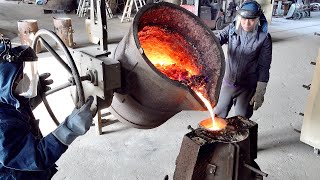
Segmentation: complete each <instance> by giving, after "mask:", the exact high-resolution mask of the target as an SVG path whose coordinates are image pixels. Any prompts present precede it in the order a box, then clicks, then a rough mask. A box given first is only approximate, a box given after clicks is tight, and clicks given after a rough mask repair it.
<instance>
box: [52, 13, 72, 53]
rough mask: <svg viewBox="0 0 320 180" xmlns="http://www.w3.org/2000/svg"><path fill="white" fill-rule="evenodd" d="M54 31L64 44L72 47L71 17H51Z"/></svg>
mask: <svg viewBox="0 0 320 180" xmlns="http://www.w3.org/2000/svg"><path fill="white" fill-rule="evenodd" d="M53 24H54V31H55V33H56V34H57V35H58V36H59V37H60V38H61V40H62V41H63V42H64V44H65V45H66V46H68V47H70V48H73V47H74V45H75V43H74V42H73V33H74V30H73V29H72V23H71V18H55V17H53Z"/></svg>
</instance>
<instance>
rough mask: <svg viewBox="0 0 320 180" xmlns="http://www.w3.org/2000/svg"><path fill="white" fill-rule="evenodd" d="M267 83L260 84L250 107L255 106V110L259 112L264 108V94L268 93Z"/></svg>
mask: <svg viewBox="0 0 320 180" xmlns="http://www.w3.org/2000/svg"><path fill="white" fill-rule="evenodd" d="M266 88H267V83H266V82H258V84H257V88H256V92H255V93H254V95H253V97H252V99H251V101H250V105H253V110H257V109H259V108H260V107H261V106H262V103H263V101H264V94H265V93H266Z"/></svg>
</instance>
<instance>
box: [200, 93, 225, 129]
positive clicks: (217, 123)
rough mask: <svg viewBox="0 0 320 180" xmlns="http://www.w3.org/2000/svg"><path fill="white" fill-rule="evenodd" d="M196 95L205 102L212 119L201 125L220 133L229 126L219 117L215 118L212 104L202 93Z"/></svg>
mask: <svg viewBox="0 0 320 180" xmlns="http://www.w3.org/2000/svg"><path fill="white" fill-rule="evenodd" d="M196 94H197V95H198V96H199V97H200V99H201V100H202V101H203V102H204V104H205V105H206V106H207V108H208V110H209V112H210V116H211V118H208V119H205V120H203V121H201V122H200V125H201V126H203V127H205V128H207V129H209V130H213V131H218V130H221V129H224V128H225V127H226V126H227V122H226V121H225V120H224V119H222V118H218V117H214V114H213V110H212V106H211V104H210V102H209V101H208V100H207V99H206V98H205V97H204V96H203V95H202V93H200V92H196Z"/></svg>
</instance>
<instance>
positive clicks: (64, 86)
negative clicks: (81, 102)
mask: <svg viewBox="0 0 320 180" xmlns="http://www.w3.org/2000/svg"><path fill="white" fill-rule="evenodd" d="M70 86H72V83H70V82H67V83H65V84H62V85H60V86H58V87H56V88H54V89H50V90H49V91H47V92H45V93H44V95H45V96H48V95H50V94H53V93H55V92H57V91H60V90H62V89H64V88H67V87H70Z"/></svg>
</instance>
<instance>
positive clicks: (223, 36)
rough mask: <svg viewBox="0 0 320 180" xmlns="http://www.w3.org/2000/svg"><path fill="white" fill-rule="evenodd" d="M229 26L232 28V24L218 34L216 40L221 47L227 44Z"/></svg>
mask: <svg viewBox="0 0 320 180" xmlns="http://www.w3.org/2000/svg"><path fill="white" fill-rule="evenodd" d="M231 26H232V24H229V25H228V26H226V27H225V28H223V30H221V31H220V32H219V33H218V35H217V38H218V40H219V42H220V45H221V46H222V45H224V44H226V43H228V41H229V30H230V28H231Z"/></svg>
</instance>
